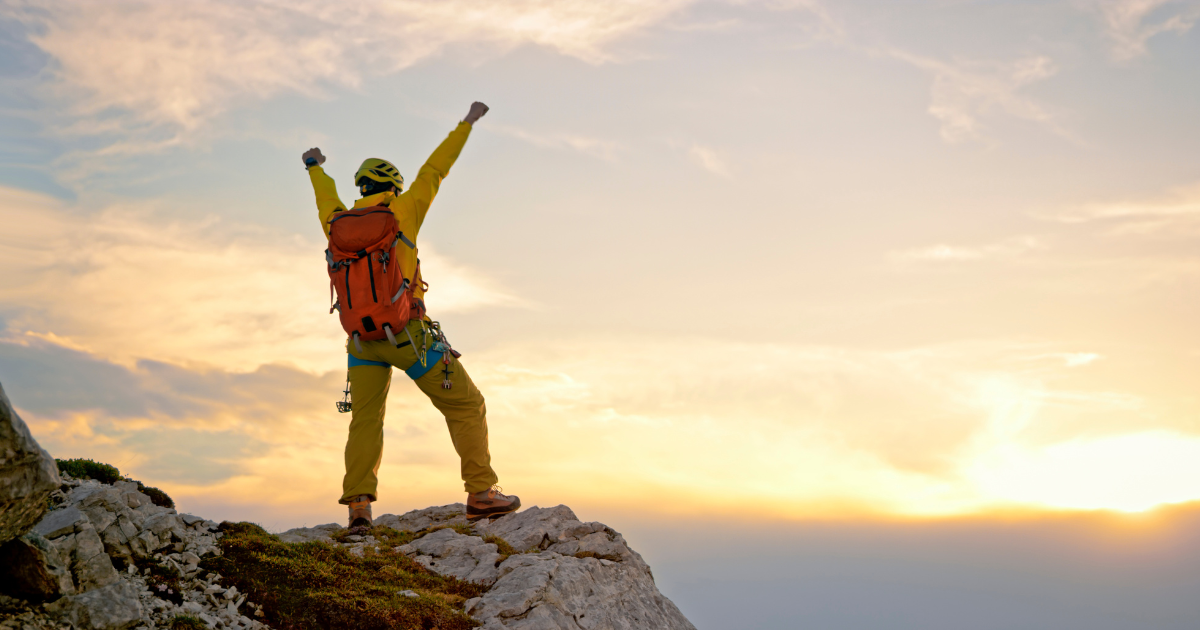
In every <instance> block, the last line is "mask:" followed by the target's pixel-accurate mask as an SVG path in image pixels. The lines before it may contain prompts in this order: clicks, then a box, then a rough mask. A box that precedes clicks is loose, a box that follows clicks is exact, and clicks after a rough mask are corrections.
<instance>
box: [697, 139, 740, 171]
mask: <svg viewBox="0 0 1200 630" xmlns="http://www.w3.org/2000/svg"><path fill="white" fill-rule="evenodd" d="M688 157H690V158H692V161H693V162H695V163H696V164H698V165H699V166H700V168H703V169H704V170H706V171H708V172H709V173H712V174H713V175H717V176H718V177H730V176H731V175H732V171H730V169H729V164H728V163H727V162H726V161H725V158H723V157H722V156H721V154H720V153H717V151H716V150H715V149H713V148H711V147H706V146H704V145H702V144H698V143H693V144H692V148H691V149H688Z"/></svg>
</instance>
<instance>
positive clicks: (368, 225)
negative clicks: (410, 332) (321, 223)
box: [325, 206, 425, 352]
mask: <svg viewBox="0 0 1200 630" xmlns="http://www.w3.org/2000/svg"><path fill="white" fill-rule="evenodd" d="M400 243H403V244H404V245H406V246H408V247H413V248H415V247H416V245H415V244H414V243H413V242H412V241H410V240H408V239H407V238H405V236H404V234H403V233H401V232H400V230H399V228H398V226H397V223H396V217H395V215H393V214H392V211H391V210H389V209H388V208H386V207H384V206H372V207H370V208H359V209H356V210H344V211H342V212H338V213H335V214H334V215H333V216H332V217H331V218H330V219H329V249H327V250H325V260H326V262H327V263H328V266H329V284H330V289H329V292H330V299H331V300H332V299H333V298H332V294H333V293H334V292H336V293H337V301H336V302H334V304H333V306H332V307H331V308H330V309H329V312H330V313H332V312H333V311H334V310H337V311H338V312H339V318H340V319H341V321H342V328H344V329H345V330H346V334H348V335H350V338H351V339H353V340H354V345H355V347H357V348H358V349H359V351H360V352H361V351H362V346H361V345H360V344H359V340H360V339H361V340H363V341H376V340H380V339H387V340H388V341H390V342H391V343H392V344H394V345H396V346H399V345H400V344H399V343H398V342H397V341H396V335H397V334H399V333H400V332H401V331H403V330H404V327H405V326H407V325H408V322H409V320H411V319H412V318H414V317H416V318H421V317H424V316H425V313H424V310H425V309H424V303H423V302H422V301H421V300H419V299H416V298H415V297H414V296H413V287H414V286H415V283H416V282H420V279H419V278H420V269H419V268H418V270H417V272H416V276H417V278H416V279H415V281H414V279H410V278H405V277H404V276H403V275H402V274H401V272H400V262H399V259H398V258H397V257H396V246H397V245H398V244H400Z"/></svg>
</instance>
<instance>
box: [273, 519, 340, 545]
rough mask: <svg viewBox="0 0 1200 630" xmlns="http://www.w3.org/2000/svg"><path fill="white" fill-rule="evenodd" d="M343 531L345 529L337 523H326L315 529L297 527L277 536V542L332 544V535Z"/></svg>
mask: <svg viewBox="0 0 1200 630" xmlns="http://www.w3.org/2000/svg"><path fill="white" fill-rule="evenodd" d="M343 529H345V528H344V527H342V526H341V525H338V524H337V523H326V524H324V525H317V526H316V527H297V528H295V529H289V530H287V531H286V532H283V533H282V534H279V540H282V541H283V542H290V543H298V542H310V541H314V540H315V541H319V542H325V543H332V542H333V535H334V534H336V533H338V532H340V531H341V530H343Z"/></svg>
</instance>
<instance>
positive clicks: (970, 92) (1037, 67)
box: [890, 50, 1061, 143]
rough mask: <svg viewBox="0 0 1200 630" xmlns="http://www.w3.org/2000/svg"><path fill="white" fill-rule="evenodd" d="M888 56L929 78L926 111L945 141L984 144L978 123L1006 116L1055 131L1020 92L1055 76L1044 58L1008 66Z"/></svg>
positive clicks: (1049, 118) (900, 53)
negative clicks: (993, 115)
mask: <svg viewBox="0 0 1200 630" xmlns="http://www.w3.org/2000/svg"><path fill="white" fill-rule="evenodd" d="M890 54H891V56H893V57H895V58H897V59H900V60H901V61H904V62H906V63H909V64H912V65H913V66H916V67H918V68H920V69H922V70H925V71H927V72H929V73H930V74H932V75H933V88H932V91H931V93H930V102H929V113H930V114H931V115H933V117H934V118H937V119H938V120H939V121H940V122H941V135H942V139H943V140H945V141H946V142H952V143H957V142H966V141H971V140H975V141H979V140H986V139H987V134H986V132H985V125H984V123H983V119H984V118H985V117H987V116H989V115H992V114H994V113H1001V114H1006V115H1008V116H1012V117H1015V118H1020V119H1023V120H1028V121H1031V122H1035V123H1038V124H1041V125H1044V126H1047V127H1049V128H1051V129H1053V130H1055V131H1056V132H1060V133H1061V130H1059V129H1058V128H1057V126H1056V124H1055V121H1054V116H1053V115H1052V114H1051V113H1050V112H1049V111H1048V110H1047V109H1046V108H1045V107H1044V106H1042V105H1041V104H1039V103H1037V102H1036V101H1035V100H1033V99H1031V98H1029V97H1028V96H1025V95H1023V94H1021V90H1022V88H1024V87H1026V86H1028V85H1030V84H1032V83H1036V82H1038V81H1041V80H1044V79H1046V78H1049V77H1051V76H1053V75H1054V74H1055V72H1057V69H1056V67H1055V66H1054V63H1053V62H1052V61H1051V60H1050V59H1049V58H1048V57H1042V56H1034V57H1026V58H1023V59H1018V60H1016V61H1012V62H985V61H965V60H954V61H950V62H947V61H941V60H938V59H933V58H930V57H924V56H921V55H917V54H913V53H910V52H907V51H902V50H892V51H891V52H890Z"/></svg>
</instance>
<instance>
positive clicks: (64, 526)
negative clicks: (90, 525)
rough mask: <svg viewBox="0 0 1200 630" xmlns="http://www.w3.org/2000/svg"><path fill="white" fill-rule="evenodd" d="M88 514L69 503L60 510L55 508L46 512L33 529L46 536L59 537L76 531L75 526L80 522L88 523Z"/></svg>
mask: <svg viewBox="0 0 1200 630" xmlns="http://www.w3.org/2000/svg"><path fill="white" fill-rule="evenodd" d="M87 520H88V518H87V516H84V514H83V512H80V511H79V508H77V507H75V506H74V505H68V506H67V507H65V508H62V509H60V510H54V511H53V512H49V513H48V514H46V516H45V517H44V518H42V520H40V521H38V524H37V525H34V526H33V531H35V532H37V533H39V534H41V535H42V536H45V537H46V538H58V537H59V536H65V535H67V534H71V533H74V532H75V526H76V525H79V524H80V523H86V522H87Z"/></svg>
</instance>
